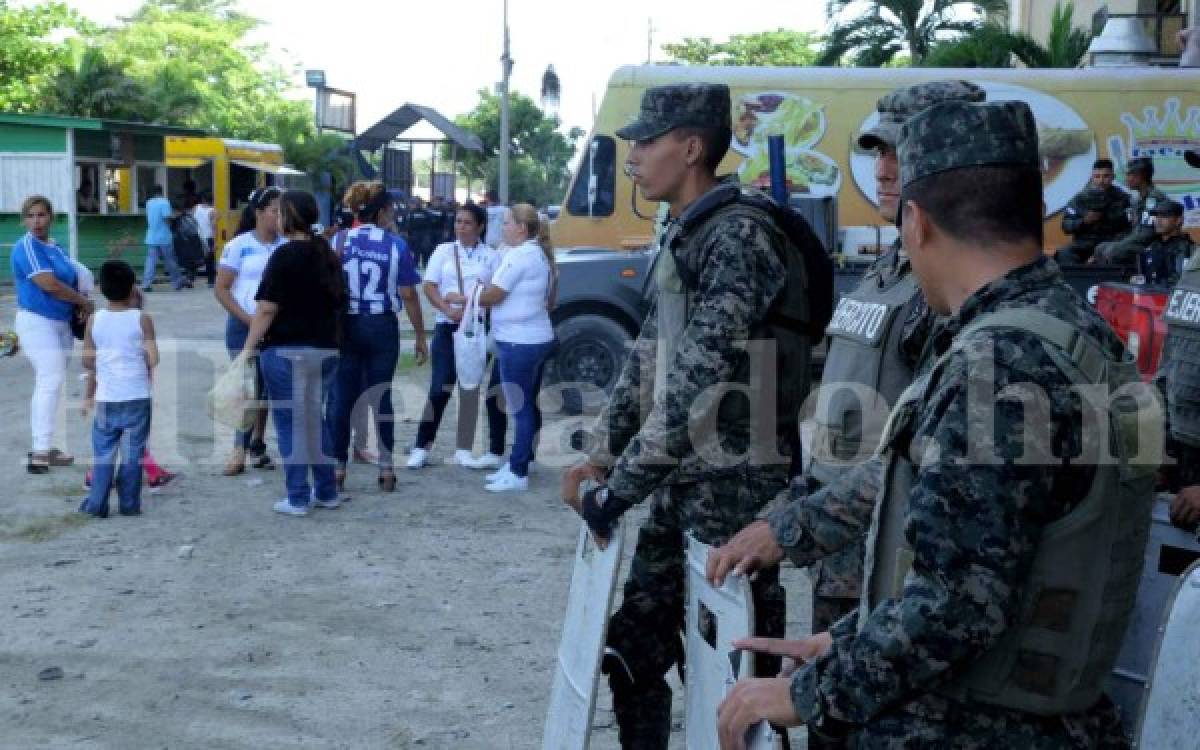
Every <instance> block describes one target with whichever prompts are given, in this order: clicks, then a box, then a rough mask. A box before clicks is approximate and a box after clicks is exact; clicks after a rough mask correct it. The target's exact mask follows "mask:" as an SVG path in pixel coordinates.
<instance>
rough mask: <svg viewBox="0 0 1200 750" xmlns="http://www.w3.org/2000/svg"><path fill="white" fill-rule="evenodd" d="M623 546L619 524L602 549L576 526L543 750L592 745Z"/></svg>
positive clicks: (576, 749) (585, 529) (583, 526)
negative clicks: (607, 635) (602, 666)
mask: <svg viewBox="0 0 1200 750" xmlns="http://www.w3.org/2000/svg"><path fill="white" fill-rule="evenodd" d="M624 540H625V527H624V525H623V524H622V523H621V522H620V521H618V522H617V524H616V525H615V526H614V527H613V534H612V538H611V539H610V540H609V542H608V546H607V547H606V548H605V549H600V548H599V547H597V546H596V542H595V541H594V540H593V539H592V535H591V534H590V533H589V532H588V527H587V524H586V523H581V524H580V525H579V540H578V542H577V543H576V545H575V569H574V571H572V573H571V590H570V593H569V594H568V595H567V614H566V617H564V618H563V629H562V640H561V642H560V643H559V645H558V665H557V667H556V669H555V672H554V683H553V686H552V687H551V689H550V708H549V710H548V711H547V712H546V728H545V732H544V733H543V735H542V750H587V747H588V743H589V742H590V740H591V732H592V716H593V714H594V713H595V711H596V683H597V681H598V679H599V677H600V659H601V658H602V656H603V654H604V638H605V635H606V633H607V630H608V613H609V610H610V609H611V608H612V601H613V593H614V592H615V591H616V588H617V572H618V571H619V570H620V567H621V550H622V547H623V546H624Z"/></svg>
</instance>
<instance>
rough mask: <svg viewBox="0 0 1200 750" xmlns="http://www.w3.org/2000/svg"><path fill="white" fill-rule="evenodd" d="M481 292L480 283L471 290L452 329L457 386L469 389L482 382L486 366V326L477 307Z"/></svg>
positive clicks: (476, 386)
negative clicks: (455, 328) (458, 319)
mask: <svg viewBox="0 0 1200 750" xmlns="http://www.w3.org/2000/svg"><path fill="white" fill-rule="evenodd" d="M482 292H483V285H482V284H480V285H477V286H476V287H475V288H474V289H473V290H472V291H471V296H470V297H468V298H467V306H466V308H465V309H464V310H463V317H462V322H460V323H459V324H458V329H457V330H455V331H454V369H455V370H456V371H457V373H458V385H459V387H460V388H464V389H466V390H469V391H470V390H474V389H476V388H478V387H479V386H480V384H481V383H483V371H484V368H485V367H486V366H487V328H486V327H485V326H484V324H483V311H482V310H480V309H479V295H480V293H482Z"/></svg>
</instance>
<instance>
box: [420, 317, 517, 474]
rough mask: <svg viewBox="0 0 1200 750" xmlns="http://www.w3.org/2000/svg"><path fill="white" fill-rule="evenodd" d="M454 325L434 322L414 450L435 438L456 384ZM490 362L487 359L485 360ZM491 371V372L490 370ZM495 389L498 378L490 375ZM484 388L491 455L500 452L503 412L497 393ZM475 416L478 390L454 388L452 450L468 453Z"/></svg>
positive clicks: (473, 438)
mask: <svg viewBox="0 0 1200 750" xmlns="http://www.w3.org/2000/svg"><path fill="white" fill-rule="evenodd" d="M457 328H458V324H457V323H438V324H437V325H436V326H434V329H433V341H431V342H430V344H429V360H430V378H429V401H428V403H427V404H426V405H425V413H424V415H422V417H421V424H420V426H419V427H417V447H418V448H424V449H425V450H428V449H429V448H430V447H431V446H432V445H433V439H434V438H435V437H437V431H438V427H439V426H440V425H441V424H442V415H443V414H445V412H446V404H448V403H450V394H451V393H453V392H454V389H455V387H456V384H457V383H458V371H457V369H456V368H455V365H454V331H455V329H457ZM489 359H490V357H489ZM493 372H494V370H493ZM493 380H494V382H493V383H492V386H495V385H496V384H497V382H498V376H495V375H494V376H493ZM492 386H489V389H488V398H487V413H488V436H489V440H488V449H489V452H490V453H492V454H494V455H497V456H499V455H502V454H503V453H504V429H505V426H506V424H507V420H506V418H505V416H504V412H503V411H501V410H500V407H499V406H498V405H497V394H498V393H499V390H498V389H496V390H495V391H493V390H492ZM478 417H479V389H478V388H475V389H473V390H464V389H462V388H459V389H458V434H457V435H456V437H457V440H456V442H455V448H457V449H458V450H466V451H469V450H471V449H472V448H473V447H474V445H475V424H476V422H477V421H478Z"/></svg>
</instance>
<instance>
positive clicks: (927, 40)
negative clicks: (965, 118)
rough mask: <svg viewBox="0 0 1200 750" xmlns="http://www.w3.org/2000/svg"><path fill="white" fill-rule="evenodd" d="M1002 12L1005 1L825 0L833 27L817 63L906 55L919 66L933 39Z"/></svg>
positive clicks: (870, 61)
mask: <svg viewBox="0 0 1200 750" xmlns="http://www.w3.org/2000/svg"><path fill="white" fill-rule="evenodd" d="M1007 10H1008V2H1007V0H974V1H972V2H967V1H965V0H870V1H868V0H827V2H826V13H827V15H828V16H829V18H831V19H833V24H832V26H831V28H830V30H829V33H828V35H827V36H826V41H825V47H824V49H822V50H821V55H820V57H819V58H818V64H820V65H838V64H841V63H843V62H850V63H851V64H854V65H860V66H869V67H875V66H883V65H886V64H887V63H889V62H891V61H892V60H893V59H894V58H895V57H896V56H897V55H898V54H900V53H901V52H905V51H906V52H907V53H908V54H909V56H910V58H911V59H912V64H913V65H921V64H923V62H924V60H925V57H926V56H927V55H928V54H929V52H930V50H932V49H933V47H934V45H935V44H936V43H937V42H938V41H939V40H942V39H947V38H953V37H955V36H958V35H961V34H965V33H968V32H971V31H973V30H975V29H976V28H978V27H979V26H980V24H981V20H980V19H979V18H978V16H979V14H985V15H986V14H993V13H1002V12H1006V11H1007Z"/></svg>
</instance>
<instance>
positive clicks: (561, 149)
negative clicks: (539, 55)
mask: <svg viewBox="0 0 1200 750" xmlns="http://www.w3.org/2000/svg"><path fill="white" fill-rule="evenodd" d="M456 122H457V123H458V125H460V126H462V127H464V128H466V129H467V130H469V131H471V132H472V133H474V134H475V135H477V136H479V139H480V140H481V141H482V142H483V151H482V152H481V153H476V152H470V151H469V152H463V151H459V153H458V157H459V161H460V165H461V170H462V172H463V173H464V174H466V175H467V176H469V177H470V178H472V179H475V180H483V181H484V183H485V184H486V185H487V186H488V187H489V188H492V189H494V188H496V186H497V185H498V177H499V174H498V172H499V154H500V97H499V96H496V95H495V94H493V93H492V92H490V91H488V90H487V89H480V91H479V103H478V104H477V105H476V106H475V108H474V109H473V110H471V111H470V112H468V113H467V114H465V115H460V116H459V117H458V118H456ZM558 127H559V122H558V120H557V119H556V118H552V117H547V116H546V114H545V113H544V112H542V110H541V109H539V108H538V106H537V105H536V104H534V103H533V100H532V99H530V98H529V97H527V96H524V95H522V94H520V93H518V92H513V93H512V95H511V96H510V103H509V133H510V134H511V144H510V147H509V173H508V185H509V188H508V192H509V196H510V198H511V200H512V201H513V202H517V201H528V202H529V203H532V204H534V205H537V206H542V205H546V204H548V203H555V202H557V201H558V200H559V199H561V198H562V196H563V193H564V192H565V191H566V189H567V182H568V180H569V179H570V172H569V164H570V160H571V156H572V155H573V154H574V152H575V144H576V142H577V141H578V140H579V138H580V137H581V136H583V131H582V130H581V129H579V128H572V129H571V130H570V132H568V133H567V134H566V135H563V134H562V133H560V132H559V131H558ZM443 154H444V156H443V158H449V155H448V154H447V153H446V152H445V151H443Z"/></svg>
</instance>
